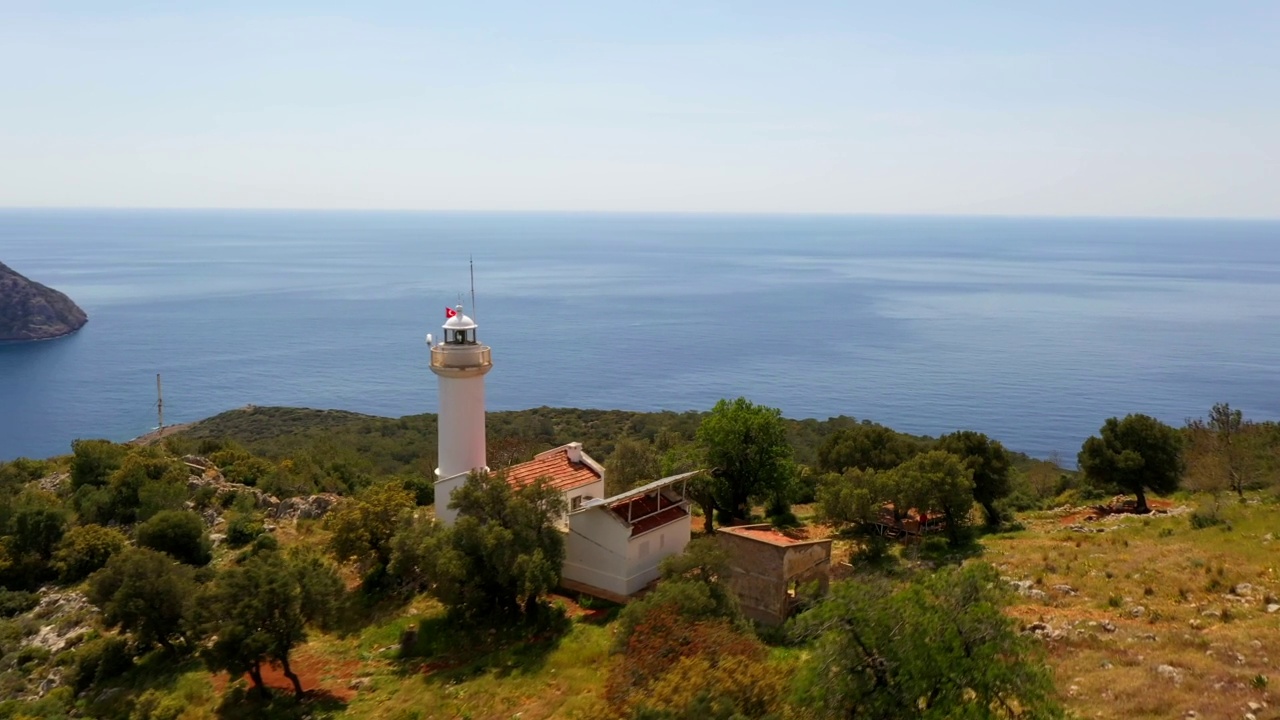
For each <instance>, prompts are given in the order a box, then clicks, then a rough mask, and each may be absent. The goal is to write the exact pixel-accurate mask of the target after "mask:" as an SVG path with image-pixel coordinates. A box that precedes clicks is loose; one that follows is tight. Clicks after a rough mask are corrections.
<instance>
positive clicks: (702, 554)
mask: <svg viewBox="0 0 1280 720" xmlns="http://www.w3.org/2000/svg"><path fill="white" fill-rule="evenodd" d="M489 430H490V463H491V464H492V465H493V466H494V467H495V468H501V467H503V466H504V465H506V464H510V463H512V462H517V461H519V460H522V459H524V458H526V457H528V456H530V455H531V454H532V453H534V452H536V451H538V450H541V449H543V448H546V447H551V446H554V445H558V444H561V443H564V442H568V441H571V440H578V441H581V442H583V443H584V445H585V446H586V449H587V451H588V452H590V453H592V454H594V455H595V456H596V457H597V458H598V459H601V460H602V461H604V463H605V464H606V468H607V469H608V475H609V482H610V483H611V484H612V486H613V490H618V489H625V488H628V487H632V486H635V485H637V484H640V483H642V482H646V481H648V480H650V479H652V478H653V477H656V476H658V475H660V474H664V473H669V472H672V471H677V470H686V469H692V468H699V467H701V468H714V469H715V471H714V472H709V473H704V474H700V475H699V476H698V477H696V478H695V479H694V480H693V481H691V483H690V485H689V499H690V500H691V502H692V504H693V505H694V507H695V509H696V510H697V512H698V514H699V515H701V519H700V520H699V522H697V523H696V525H697V528H696V532H695V540H694V542H693V543H692V544H691V545H690V546H689V547H688V548H687V550H686V552H685V553H683V554H681V555H674V556H672V557H671V558H668V560H667V562H665V563H664V567H663V579H662V581H661V582H660V583H659V584H658V585H657V587H656V589H653V590H652V591H651V592H650V593H649V594H648V595H646V596H645V597H644V598H643V599H641V600H637V601H633V602H631V603H630V604H628V605H627V606H626V607H625V608H619V607H616V606H613V605H610V604H609V603H604V602H602V601H599V600H594V599H592V598H589V597H585V596H579V595H576V594H572V593H565V592H563V591H561V590H559V589H558V588H557V584H558V581H559V567H560V562H561V560H562V558H563V556H564V544H563V539H562V536H561V534H560V533H559V532H558V531H556V530H555V529H554V519H555V518H556V517H558V514H559V512H560V511H561V507H562V505H563V502H564V501H563V498H562V497H561V496H560V495H559V494H558V493H556V492H554V491H550V490H549V489H548V488H546V487H544V486H543V485H542V484H540V483H534V484H533V485H530V486H527V487H523V488H519V489H514V488H511V487H509V486H508V485H507V484H506V483H505V482H504V481H503V480H502V478H501V474H500V472H499V473H498V474H495V475H485V474H477V475H474V476H473V477H471V478H470V479H469V480H468V481H467V483H466V484H465V485H464V486H463V487H462V488H461V489H460V490H459V491H458V492H457V493H455V495H454V496H453V502H454V505H455V506H456V508H457V509H458V513H459V518H460V519H459V521H458V523H457V524H456V525H454V526H452V527H444V526H442V525H441V524H440V523H437V522H435V520H434V513H433V509H432V503H433V501H434V496H433V487H432V482H431V476H430V470H431V467H432V465H433V464H434V456H435V447H434V446H435V442H436V438H435V418H434V417H433V416H429V415H423V416H415V417H408V418H400V419H387V418H376V417H369V416H363V415H358V414H354V413H346V412H340V411H314V410H298V409H289V408H246V409H243V410H238V411H234V412H231V413H225V414H223V415H220V416H217V417H215V418H211V419H209V420H207V421H205V422H202V423H197V424H195V425H193V426H192V427H190V428H187V429H186V430H185V432H184V433H183V434H181V435H175V436H170V437H166V438H164V439H163V440H161V441H159V442H156V443H153V444H146V443H138V444H133V445H119V444H116V443H111V442H107V441H105V440H80V441H77V442H76V443H75V444H74V446H73V448H72V451H73V452H72V453H71V454H70V455H68V456H63V457H59V458H52V459H48V460H29V459H21V460H17V461H14V462H11V463H3V464H0V585H2V586H3V589H0V718H41V717H43V718H70V717H102V718H118V719H119V720H176V719H177V718H186V719H188V720H194V719H197V718H199V719H202V720H203V719H207V718H215V717H216V718H241V717H262V718H303V717H311V718H323V717H355V718H384V717H389V718H397V719H400V720H413V719H423V718H456V717H474V718H509V717H512V716H516V715H518V716H520V717H522V718H549V717H581V718H600V717H615V718H699V719H701V718H713V719H714V718H725V719H726V720H727V719H728V718H739V717H741V718H779V719H781V718H815V719H816V718H823V717H833V716H851V717H861V716H874V717H885V718H915V717H953V716H957V715H963V716H965V717H974V718H1014V717H1017V718H1055V717H1062V716H1063V711H1064V708H1065V709H1066V710H1069V711H1073V712H1077V713H1079V714H1081V715H1083V716H1099V715H1100V716H1123V717H1150V718H1160V717H1171V716H1183V715H1184V714H1186V713H1187V712H1195V713H1198V716H1200V717H1220V716H1235V715H1237V714H1239V715H1243V713H1244V712H1249V711H1252V709H1253V708H1254V707H1255V706H1256V707H1257V709H1265V708H1266V707H1268V706H1270V705H1272V704H1274V698H1273V697H1272V695H1271V690H1270V688H1269V678H1270V677H1271V676H1272V675H1274V672H1275V670H1276V662H1277V658H1276V657H1275V653H1274V652H1270V651H1269V648H1273V647H1275V644H1274V643H1276V642H1277V641H1280V630H1277V628H1276V626H1275V622H1274V618H1275V617H1280V615H1278V614H1277V613H1280V599H1278V598H1280V579H1277V578H1276V577H1275V575H1274V568H1272V567H1271V566H1272V565H1274V563H1273V562H1271V559H1270V555H1269V553H1270V552H1271V547H1272V544H1273V542H1274V532H1275V530H1274V528H1275V527H1277V525H1276V522H1277V519H1278V518H1280V495H1278V494H1277V477H1278V473H1277V468H1278V466H1280V463H1277V460H1278V459H1280V443H1278V442H1277V433H1276V426H1275V425H1274V424H1270V423H1251V422H1249V421H1247V420H1246V419H1244V418H1243V417H1242V416H1241V415H1240V414H1239V413H1238V412H1237V411H1233V410H1231V408H1229V407H1228V406H1225V405H1220V406H1215V408H1213V410H1212V411H1211V412H1210V414H1209V416H1208V417H1207V418H1205V419H1203V420H1194V421H1191V422H1189V423H1188V424H1187V425H1186V426H1185V427H1183V428H1172V427H1169V426H1167V425H1164V424H1162V423H1160V422H1158V421H1156V420H1154V419H1152V418H1149V417H1146V416H1142V415H1130V416H1126V417H1124V418H1111V419H1108V420H1106V421H1105V422H1104V423H1103V424H1102V427H1101V428H1100V430H1099V433H1098V435H1097V436H1095V437H1093V438H1090V439H1089V440H1088V441H1086V442H1085V443H1084V445H1083V446H1082V448H1081V452H1080V455H1079V458H1078V459H1079V462H1080V465H1081V468H1082V470H1083V472H1081V473H1075V472H1067V471H1065V470H1063V469H1062V468H1060V467H1058V466H1057V465H1055V464H1054V463H1051V462H1046V461H1036V460H1031V459H1029V458H1024V457H1019V456H1016V455H1014V454H1011V453H1009V452H1007V451H1006V450H1005V449H1004V448H1003V446H1001V444H1000V443H999V442H998V441H996V440H994V439H991V438H988V437H986V436H984V435H981V434H980V433H976V432H968V431H957V432H954V433H949V434H947V435H945V436H943V437H940V438H936V439H930V438H917V437H912V436H909V435H905V434H901V433H897V432H895V431H893V430H891V429H889V428H886V427H883V426H880V425H876V424H874V423H867V422H858V421H854V420H852V419H850V418H836V419H831V420H827V421H813V420H806V421H794V420H786V419H784V418H782V417H781V416H780V413H779V412H778V411H777V410H776V409H773V408H768V407H763V406H757V405H754V404H752V403H750V402H749V401H747V400H745V399H742V398H739V399H737V400H725V401H722V402H720V403H718V404H717V405H716V406H715V408H713V409H711V410H710V411H708V412H705V413H684V414H676V413H629V412H621V411H594V410H568V409H550V408H538V409H534V410H528V411H521V412H511V413H492V414H490V415H489ZM1113 493H1124V494H1128V495H1129V496H1130V497H1131V498H1135V497H1136V498H1137V499H1136V500H1130V502H1129V503H1128V504H1124V505H1121V504H1111V505H1103V504H1100V503H1101V500H1102V499H1103V498H1107V497H1109V496H1110V495H1111V494H1113ZM1142 493H1146V494H1147V495H1149V496H1150V501H1149V502H1150V507H1149V508H1142V507H1141V498H1142ZM1089 503H1092V504H1095V505H1096V507H1091V506H1089V505H1088V504H1089ZM1143 510H1149V511H1150V512H1149V513H1144V514H1136V515H1135V514H1129V513H1131V512H1133V511H1137V512H1139V513H1142V511H1143ZM926 512H927V516H928V518H929V519H928V520H927V521H926V520H925V519H924V518H925V515H926ZM766 520H767V521H770V522H772V523H774V524H775V525H777V526H779V527H782V528H784V529H786V531H787V532H796V533H802V534H805V536H806V537H815V536H816V537H832V538H834V547H835V558H834V559H835V560H836V564H835V567H834V570H833V576H834V577H833V583H832V586H831V589H830V593H829V594H828V595H827V596H825V597H820V598H811V599H810V600H809V601H808V602H805V603H801V604H800V605H799V606H797V608H796V609H797V612H798V614H797V615H796V616H795V617H794V618H793V619H792V621H790V622H789V623H788V624H787V625H786V626H784V627H781V628H770V627H764V626H756V625H753V624H752V623H750V622H748V621H747V620H745V619H744V617H743V615H742V613H741V611H740V609H739V608H738V605H737V601H736V600H735V599H734V597H733V595H732V593H731V592H730V590H729V588H728V586H727V585H726V584H725V583H724V578H725V577H727V574H728V573H729V569H728V566H727V564H726V560H725V557H724V555H723V553H722V551H721V549H720V547H719V546H718V544H717V542H716V541H715V536H714V534H712V535H706V534H704V533H705V532H706V531H710V530H711V529H712V528H713V523H715V524H729V523H732V524H736V523H742V522H760V521H766ZM912 523H915V525H914V526H913V525H912ZM912 527H915V528H916V529H915V530H912V529H911V528H912ZM886 530H887V531H892V532H886ZM833 668H835V669H836V670H837V671H836V672H834V673H833V672H832V669H833ZM1153 688H1154V689H1155V691H1152V689H1153ZM1187 716H1188V717H1190V715H1187Z"/></svg>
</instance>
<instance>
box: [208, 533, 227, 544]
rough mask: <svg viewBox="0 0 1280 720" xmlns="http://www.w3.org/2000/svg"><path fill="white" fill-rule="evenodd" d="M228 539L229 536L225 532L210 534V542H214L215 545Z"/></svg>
mask: <svg viewBox="0 0 1280 720" xmlns="http://www.w3.org/2000/svg"><path fill="white" fill-rule="evenodd" d="M226 541H227V536H226V535H225V534H224V533H210V535H209V542H211V543H213V546H214V547H218V546H219V545H221V544H222V543H224V542H226Z"/></svg>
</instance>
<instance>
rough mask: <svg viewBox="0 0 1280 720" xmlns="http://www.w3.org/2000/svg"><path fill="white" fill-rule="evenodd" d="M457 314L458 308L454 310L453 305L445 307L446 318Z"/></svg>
mask: <svg viewBox="0 0 1280 720" xmlns="http://www.w3.org/2000/svg"><path fill="white" fill-rule="evenodd" d="M457 314H458V311H457V310H454V309H453V308H451V307H447V308H445V309H444V319H445V320H448V319H449V318H451V317H455V316H456V315H457Z"/></svg>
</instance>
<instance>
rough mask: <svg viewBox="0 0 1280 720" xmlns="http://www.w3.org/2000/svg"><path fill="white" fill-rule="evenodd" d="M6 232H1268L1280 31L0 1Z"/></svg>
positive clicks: (1156, 10) (1250, 13) (981, 19)
mask: <svg viewBox="0 0 1280 720" xmlns="http://www.w3.org/2000/svg"><path fill="white" fill-rule="evenodd" d="M0 206H10V207H12V206H17V207H46V206H55V207H68V206H71V207H78V206H96V207H102V206H106V207H282V208H405V209H441V210H618V211H690V212H704V211H705V212H833V213H943V214H1008V215H1142V216H1219V217H1277V216H1280V2H1277V1H1276V0H1269V1H1266V2H1253V3H1249V2H1230V1H1220V2H1209V1H1205V2H1177V1H1176V0H1164V1H1162V2H1124V1H1119V2H1115V1H1113V2H1061V3H1059V2H1053V3H1050V2H1035V1H1034V0H1020V1H1014V2H981V3H979V2H894V3H889V2H868V3H852V2H845V3H841V2H830V3H827V2H786V3H784V2H776V3H756V2H745V1H743V0H736V1H733V2H718V3H716V2H707V3H699V2H658V1H653V0H650V1H647V2H643V3H620V2H609V1H608V0H594V1H592V2H581V3H531V2H450V3H431V2H425V3H424V2H404V3H377V2H362V3H336V2H269V1H258V2H239V1H224V2H218V3H210V2H178V1H177V0H171V1H169V2H100V1H87V2H10V1H7V0H0Z"/></svg>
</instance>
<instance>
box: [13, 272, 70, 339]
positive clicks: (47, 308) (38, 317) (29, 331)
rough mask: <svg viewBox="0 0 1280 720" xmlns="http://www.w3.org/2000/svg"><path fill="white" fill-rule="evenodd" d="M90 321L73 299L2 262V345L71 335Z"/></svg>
mask: <svg viewBox="0 0 1280 720" xmlns="http://www.w3.org/2000/svg"><path fill="white" fill-rule="evenodd" d="M88 320H89V318H88V316H86V315H85V314H84V310H81V309H80V307H79V306H78V305H76V304H75V303H74V302H72V301H71V298H69V297H67V296H66V295H63V294H62V293H60V292H58V291H57V290H54V289H53V288H50V287H45V286H44V285H41V284H40V283H38V282H34V281H32V280H28V279H27V278H25V277H23V276H22V275H20V274H18V273H17V272H15V271H14V270H13V269H12V268H10V267H9V266H8V265H5V264H4V263H0V342H9V341H24V340H48V339H50V338H56V337H60V336H62V335H69V334H71V333H73V332H75V331H77V330H79V329H80V328H81V327H83V326H84V324H85V323H86V322H88Z"/></svg>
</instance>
